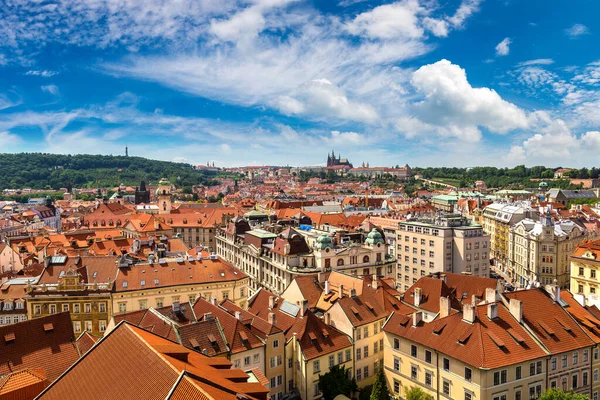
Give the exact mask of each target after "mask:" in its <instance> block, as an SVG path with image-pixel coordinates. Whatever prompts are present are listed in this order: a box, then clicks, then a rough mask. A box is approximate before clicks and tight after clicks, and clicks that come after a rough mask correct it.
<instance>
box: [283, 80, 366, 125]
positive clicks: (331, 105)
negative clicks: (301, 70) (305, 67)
mask: <svg viewBox="0 0 600 400" xmlns="http://www.w3.org/2000/svg"><path fill="white" fill-rule="evenodd" d="M297 96H298V98H299V99H300V100H298V99H294V98H291V97H289V96H283V97H281V98H279V99H278V102H277V103H278V105H279V109H280V111H281V112H283V113H284V114H288V115H291V114H296V115H297V114H304V113H309V114H311V115H316V116H326V117H334V118H340V119H344V120H350V121H359V122H367V123H373V122H375V121H376V119H377V112H376V111H375V109H374V108H373V107H372V106H370V105H368V104H364V103H359V102H354V101H352V100H350V99H348V96H347V95H346V93H345V92H344V91H343V90H342V89H340V88H339V87H337V86H335V85H334V84H333V83H331V82H330V81H329V80H327V79H315V80H312V81H310V82H308V83H307V84H305V85H302V87H300V88H299V90H298V95H297Z"/></svg>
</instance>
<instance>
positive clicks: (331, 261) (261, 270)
mask: <svg viewBox="0 0 600 400" xmlns="http://www.w3.org/2000/svg"><path fill="white" fill-rule="evenodd" d="M215 239H216V243H217V254H218V255H219V256H221V257H223V258H224V259H225V260H227V261H229V262H231V263H233V264H234V265H236V266H238V267H239V268H240V269H241V270H242V271H243V272H244V273H246V274H247V275H248V276H249V277H250V288H249V290H250V295H252V294H254V293H255V292H256V291H257V290H259V289H260V288H265V289H267V290H269V291H271V292H273V293H276V294H281V293H283V291H284V290H285V289H286V287H287V286H288V285H289V284H290V283H291V282H292V280H293V279H294V278H295V277H296V276H302V275H307V274H308V275H314V274H317V273H318V272H325V271H331V270H339V271H345V272H347V273H351V274H353V275H357V276H360V275H371V274H378V275H380V276H382V277H394V273H395V260H394V259H393V258H392V257H390V256H389V255H388V254H387V246H386V244H385V241H384V239H383V235H382V234H381V233H380V232H379V231H378V230H373V231H371V232H369V233H368V235H366V238H364V235H363V234H362V233H360V232H359V233H353V234H348V232H347V231H344V230H334V231H332V232H327V231H321V230H316V229H310V230H309V231H306V230H296V229H294V228H291V227H289V228H287V229H285V230H283V231H281V232H279V233H275V232H270V231H267V230H264V229H261V228H251V227H250V224H249V223H248V221H246V220H245V219H244V218H241V217H235V218H234V219H233V220H232V221H231V222H230V223H229V224H228V226H227V227H226V228H223V229H219V230H218V231H217V235H216V237H215Z"/></svg>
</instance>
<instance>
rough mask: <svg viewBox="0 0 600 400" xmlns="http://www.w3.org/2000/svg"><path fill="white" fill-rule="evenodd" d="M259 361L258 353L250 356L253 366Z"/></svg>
mask: <svg viewBox="0 0 600 400" xmlns="http://www.w3.org/2000/svg"><path fill="white" fill-rule="evenodd" d="M259 361H260V354H258V353H257V354H254V355H253V356H252V362H253V363H254V364H258V362H259Z"/></svg>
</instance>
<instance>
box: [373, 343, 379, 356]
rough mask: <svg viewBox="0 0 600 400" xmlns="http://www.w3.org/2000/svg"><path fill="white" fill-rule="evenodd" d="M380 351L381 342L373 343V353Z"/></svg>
mask: <svg viewBox="0 0 600 400" xmlns="http://www.w3.org/2000/svg"><path fill="white" fill-rule="evenodd" d="M378 351H379V342H375V343H373V354H376V353H377V352H378Z"/></svg>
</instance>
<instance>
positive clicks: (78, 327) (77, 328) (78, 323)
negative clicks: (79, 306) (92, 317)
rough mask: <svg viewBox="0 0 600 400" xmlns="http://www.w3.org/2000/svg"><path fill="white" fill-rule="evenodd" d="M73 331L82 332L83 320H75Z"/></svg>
mask: <svg viewBox="0 0 600 400" xmlns="http://www.w3.org/2000/svg"><path fill="white" fill-rule="evenodd" d="M73 331H75V333H80V332H81V321H73Z"/></svg>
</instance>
